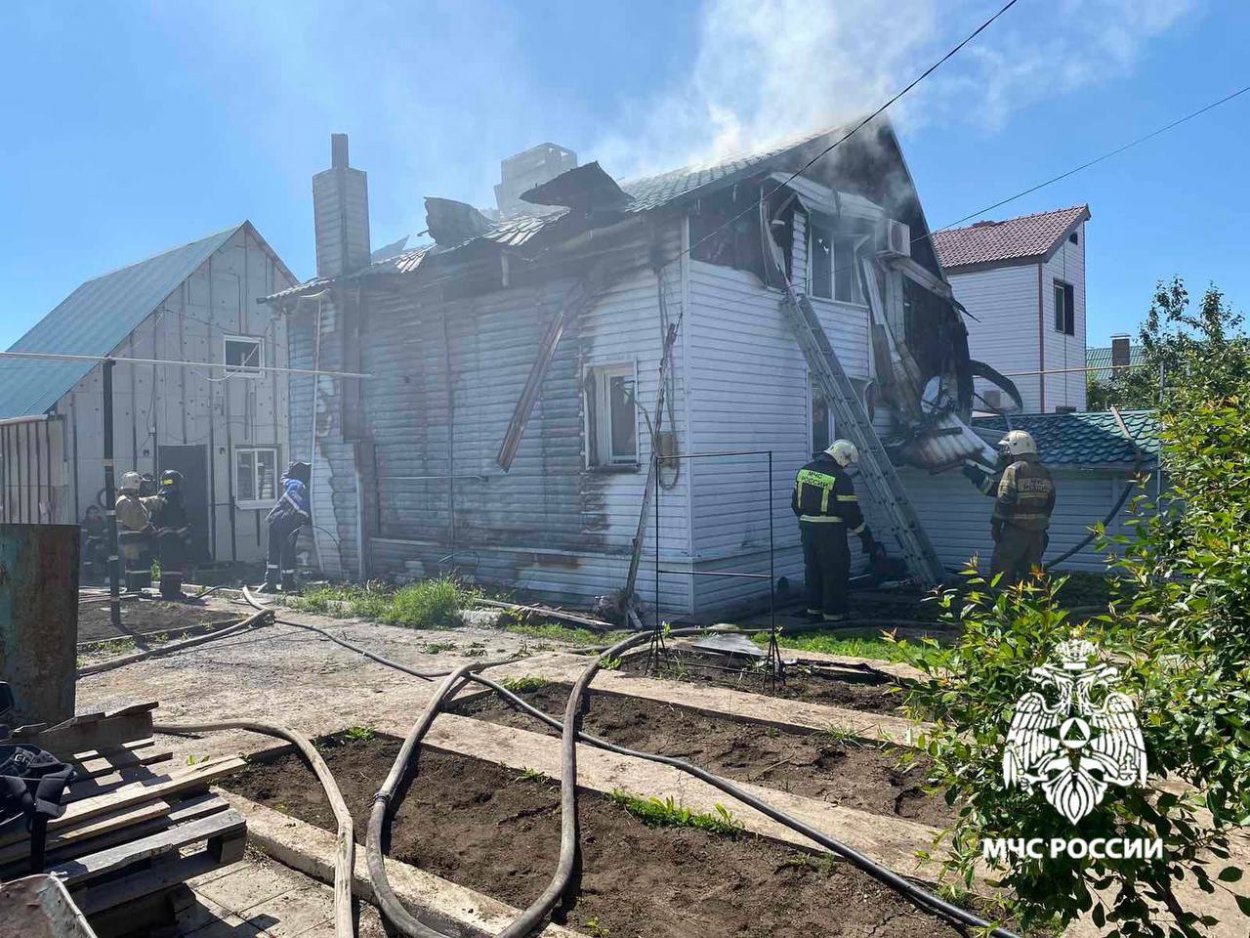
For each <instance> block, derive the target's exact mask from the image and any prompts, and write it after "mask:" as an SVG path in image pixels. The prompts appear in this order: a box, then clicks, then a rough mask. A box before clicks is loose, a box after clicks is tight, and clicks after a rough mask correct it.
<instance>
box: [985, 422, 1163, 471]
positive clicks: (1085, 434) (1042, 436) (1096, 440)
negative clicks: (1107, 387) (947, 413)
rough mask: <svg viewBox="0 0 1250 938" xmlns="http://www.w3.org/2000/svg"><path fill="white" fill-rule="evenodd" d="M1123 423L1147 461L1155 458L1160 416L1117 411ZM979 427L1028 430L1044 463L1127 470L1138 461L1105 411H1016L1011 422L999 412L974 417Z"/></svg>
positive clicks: (1157, 454) (1156, 458) (1131, 448)
mask: <svg viewBox="0 0 1250 938" xmlns="http://www.w3.org/2000/svg"><path fill="white" fill-rule="evenodd" d="M1120 416H1121V417H1123V418H1124V425H1125V426H1126V427H1127V428H1128V431H1129V433H1130V434H1131V435H1132V437H1133V442H1134V443H1136V444H1137V447H1138V449H1140V450H1141V452H1142V455H1143V457H1144V459H1145V464H1146V465H1147V466H1149V465H1151V464H1153V463H1154V462H1155V461H1157V460H1158V457H1159V416H1158V414H1156V413H1155V412H1154V411H1152V410H1126V411H1121V412H1120ZM972 425H973V426H974V427H976V428H977V429H978V430H1004V431H1005V430H1009V429H1010V430H1027V431H1029V433H1030V434H1032V436H1033V439H1034V440H1035V441H1036V443H1037V451H1038V455H1040V456H1041V458H1042V462H1044V463H1046V464H1047V465H1048V466H1056V467H1062V466H1081V467H1086V468H1089V467H1096V466H1097V467H1113V466H1123V467H1124V468H1125V469H1132V468H1133V466H1134V465H1135V464H1136V462H1137V454H1136V452H1135V451H1134V448H1133V443H1131V442H1129V441H1128V440H1127V439H1126V438H1125V436H1124V433H1123V432H1122V431H1121V430H1120V425H1119V424H1118V423H1116V419H1115V415H1114V414H1112V413H1110V412H1109V411H1090V412H1088V413H1075V414H1021V415H1019V416H1014V415H1013V416H1012V418H1011V422H1010V425H1008V422H1007V421H1006V420H1005V419H1004V418H1002V417H976V418H974V419H973V421H972Z"/></svg>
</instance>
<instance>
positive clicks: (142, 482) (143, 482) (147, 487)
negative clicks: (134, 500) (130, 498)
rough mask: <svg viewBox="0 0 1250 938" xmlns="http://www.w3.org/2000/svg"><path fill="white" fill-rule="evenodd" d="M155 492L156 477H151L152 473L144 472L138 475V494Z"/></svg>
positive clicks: (153, 493)
mask: <svg viewBox="0 0 1250 938" xmlns="http://www.w3.org/2000/svg"><path fill="white" fill-rule="evenodd" d="M156 492H157V488H156V479H155V478H154V477H153V475H152V473H150V472H145V473H143V474H142V475H140V476H139V494H140V495H155V494H156Z"/></svg>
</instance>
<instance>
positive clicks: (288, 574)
mask: <svg viewBox="0 0 1250 938" xmlns="http://www.w3.org/2000/svg"><path fill="white" fill-rule="evenodd" d="M282 592H284V593H286V594H287V595H290V594H292V593H298V592H299V585H298V584H296V582H295V571H294V570H283V571H282Z"/></svg>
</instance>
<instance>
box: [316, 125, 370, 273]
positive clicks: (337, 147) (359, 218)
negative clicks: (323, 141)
mask: <svg viewBox="0 0 1250 938" xmlns="http://www.w3.org/2000/svg"><path fill="white" fill-rule="evenodd" d="M313 229H314V231H315V234H316V239H317V276H318V277H337V276H340V275H341V274H347V273H352V272H353V271H356V270H360V269H361V268H363V267H365V266H367V265H368V263H369V183H368V177H367V176H366V175H365V173H363V172H362V171H361V170H359V169H352V168H351V166H350V165H349V164H348V158H347V134H331V135H330V168H329V169H327V170H324V171H322V172H320V173H317V175H315V176H313Z"/></svg>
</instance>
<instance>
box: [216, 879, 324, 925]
mask: <svg viewBox="0 0 1250 938" xmlns="http://www.w3.org/2000/svg"><path fill="white" fill-rule="evenodd" d="M239 916H240V917H241V918H243V919H244V920H245V921H246V922H247V924H249V925H252V926H253V927H255V928H258V929H260V931H261V934H262V935H264V936H265V938H300V936H301V935H303V934H305V933H306V932H309V931H312V930H313V929H315V928H318V927H320V926H325V925H329V926H331V931H333V925H334V891H333V890H332V889H331V888H330V887H329V886H325V885H323V884H321V883H315V882H314V883H308V884H307V885H305V886H302V887H300V888H299V889H293V890H289V891H287V892H285V893H283V894H282V895H280V896H274V897H273V898H271V899H266V900H265V901H264V902H261V903H258V904H257V905H254V906H253V907H252V908H250V909H246V910H244V911H242V912H240V913H239Z"/></svg>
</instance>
